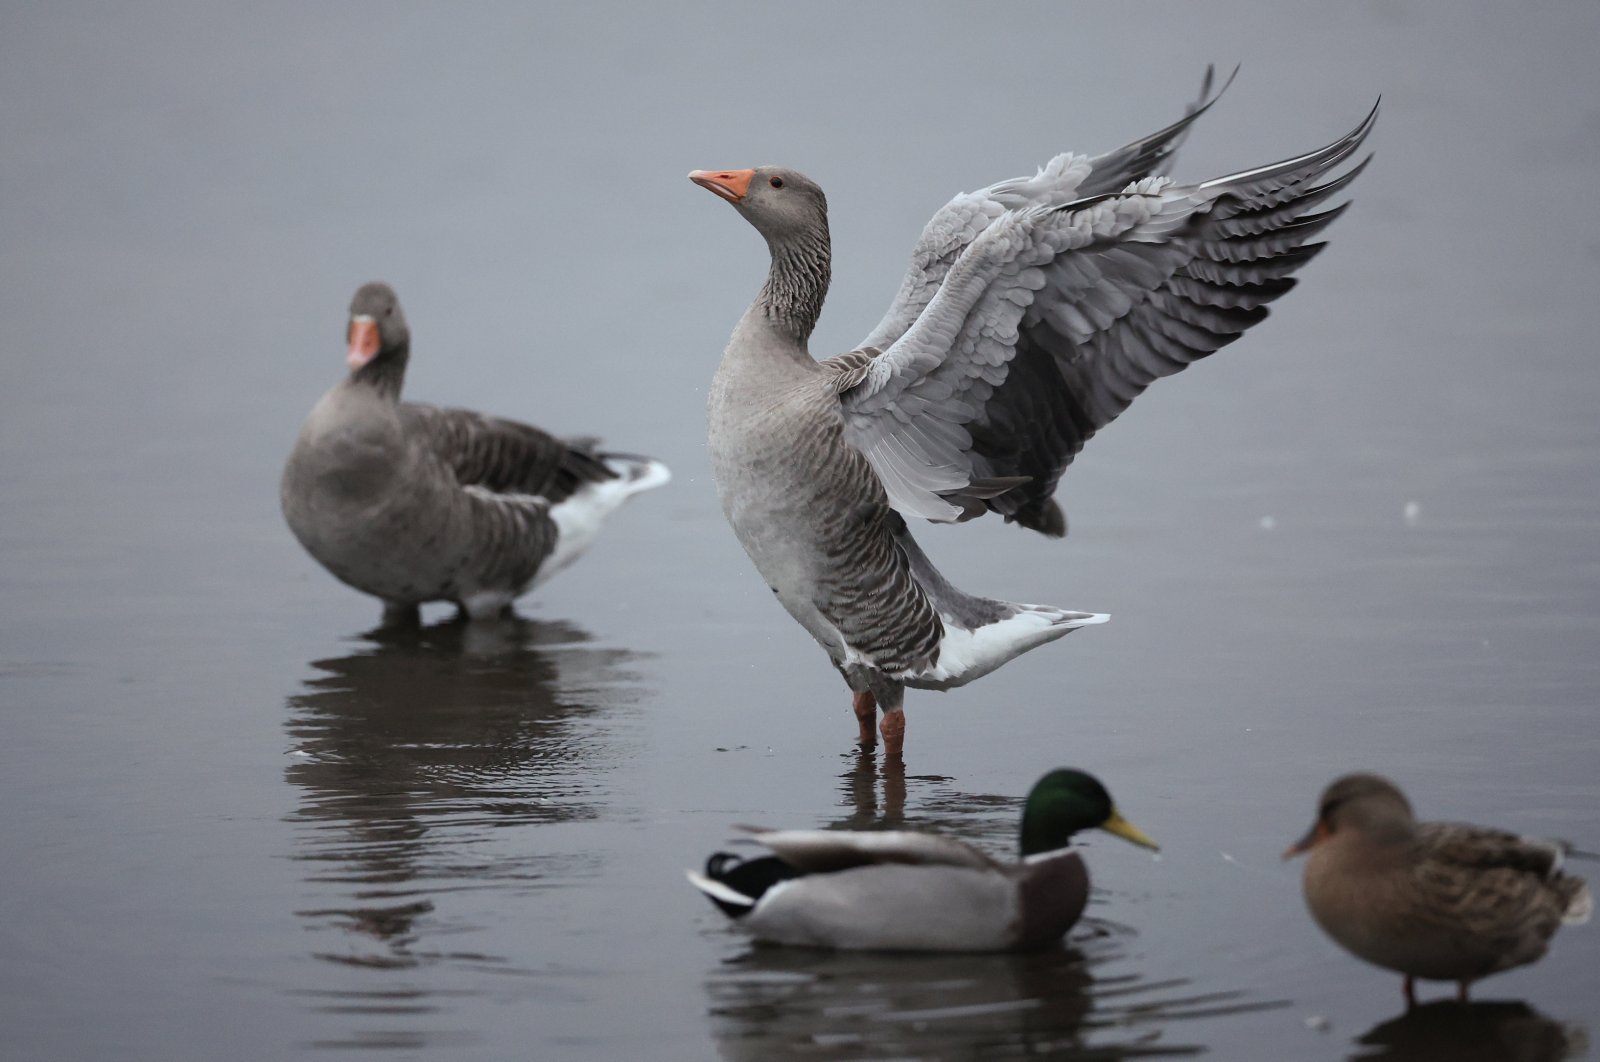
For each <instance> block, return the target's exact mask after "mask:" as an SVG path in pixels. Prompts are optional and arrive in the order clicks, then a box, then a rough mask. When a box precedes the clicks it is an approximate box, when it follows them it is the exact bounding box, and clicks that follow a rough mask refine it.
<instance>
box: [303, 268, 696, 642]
mask: <svg viewBox="0 0 1600 1062" xmlns="http://www.w3.org/2000/svg"><path fill="white" fill-rule="evenodd" d="M346 338H347V340H348V342H349V352H348V355H347V357H346V361H347V364H348V365H349V369H350V371H349V374H348V375H347V376H346V377H345V378H344V379H343V380H341V381H340V382H339V383H337V384H335V385H334V387H333V388H332V389H331V390H330V391H328V393H327V394H325V395H323V396H322V400H321V401H319V402H318V403H317V404H316V406H315V408H313V409H312V410H311V414H310V415H309V416H308V417H307V418H306V421H305V424H304V426H303V427H302V428H301V429H300V435H299V437H298V438H297V439H296V440H295V444H294V449H293V450H292V451H290V453H289V460H288V462H287V464H286V465H285V466H284V470H283V479H282V482H281V484H280V490H279V496H280V500H281V502H282V505H283V515H284V517H285V519H287V520H288V523H289V529H290V530H291V531H293V532H294V536H295V538H297V539H299V540H300V544H301V545H302V546H304V547H305V549H306V552H308V553H310V554H311V556H312V557H313V558H315V559H316V560H317V561H318V562H319V563H320V564H321V565H322V566H323V567H324V568H327V569H328V571H330V572H332V573H333V574H334V575H335V576H336V577H338V578H339V579H341V580H342V581H344V582H346V583H348V584H349V585H351V586H353V587H355V588H356V589H357V590H361V591H364V592H366V593H368V594H371V595H373V596H374V597H376V598H379V599H380V600H381V601H382V602H383V603H384V620H385V622H386V623H396V622H404V621H407V620H413V619H414V618H415V617H416V615H417V606H418V605H420V604H422V603H424V602H429V601H449V602H453V603H455V604H456V605H457V606H459V607H460V609H461V612H462V613H463V614H465V615H466V616H467V617H469V618H472V619H485V618H491V617H497V616H500V615H502V614H503V613H504V612H506V611H507V610H508V609H509V608H510V606H511V603H512V601H514V600H515V599H516V598H517V597H518V596H520V595H521V594H523V593H526V592H527V591H528V590H529V589H531V588H532V587H534V586H537V585H538V584H540V583H542V582H544V581H545V580H547V579H549V578H550V577H551V576H552V575H554V574H556V573H557V572H559V571H560V570H561V569H563V568H565V567H566V566H567V565H569V564H571V563H572V562H573V561H574V560H576V559H577V558H578V557H579V556H580V555H582V554H583V552H584V551H585V550H587V549H588V548H589V546H590V545H591V544H592V543H593V542H594V539H595V536H596V534H597V533H598V532H599V530H600V526H601V524H602V523H603V522H604V521H605V519H606V517H607V516H608V515H610V514H611V512H612V511H613V510H615V509H616V508H617V507H618V506H619V505H621V504H622V503H623V502H624V501H626V500H627V499H628V498H629V497H630V496H632V495H634V494H637V493H639V492H640V491H643V490H649V489H650V488H652V487H658V486H660V485H662V484H663V483H666V482H667V480H668V479H669V478H670V477H669V473H668V471H667V468H666V466H665V465H663V464H661V463H660V462H658V461H654V460H651V459H650V458H647V457H637V456H633V455H629V454H615V453H601V452H598V451H596V450H595V449H594V447H593V445H592V444H591V443H589V442H583V441H579V442H571V441H564V440H562V439H558V438H555V437H553V436H551V435H548V434H546V433H545V432H542V431H540V430H539V429H538V428H534V427H530V426H529V425H526V424H520V423H518V422H516V421H512V420H504V419H501V418H499V417H491V416H485V415H483V414H481V413H474V412H472V411H471V410H465V409H441V408H439V407H437V406H430V405H423V404H421V403H417V402H402V401H401V400H400V389H401V385H402V384H403V383H404V381H405V371H406V362H407V360H408V359H409V357H410V354H411V333H410V330H409V328H408V327H407V325H406V319H405V315H404V313H402V312H401V309H400V301H399V299H397V298H396V297H395V293H394V292H393V290H391V289H390V288H389V286H388V285H386V284H379V283H372V284H367V285H365V286H363V287H362V288H361V289H360V290H359V291H357V292H356V294H355V298H354V299H353V300H352V301H351V303H350V319H349V325H348V328H347V331H346Z"/></svg>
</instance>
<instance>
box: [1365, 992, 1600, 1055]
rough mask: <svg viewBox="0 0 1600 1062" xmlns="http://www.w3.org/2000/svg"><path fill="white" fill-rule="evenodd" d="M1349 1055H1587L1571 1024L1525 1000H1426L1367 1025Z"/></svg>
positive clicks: (1579, 1031) (1584, 1039) (1585, 1040)
mask: <svg viewBox="0 0 1600 1062" xmlns="http://www.w3.org/2000/svg"><path fill="white" fill-rule="evenodd" d="M1356 1042H1357V1043H1358V1044H1363V1045H1366V1047H1367V1048H1368V1049H1367V1050H1362V1051H1359V1052H1357V1053H1356V1054H1354V1055H1352V1056H1350V1057H1351V1058H1352V1059H1360V1060H1361V1062H1374V1060H1377V1059H1383V1060H1384V1062H1558V1060H1560V1059H1567V1058H1581V1057H1583V1056H1584V1055H1586V1054H1587V1053H1588V1049H1589V1037H1588V1034H1587V1033H1586V1032H1585V1031H1584V1029H1583V1027H1582V1026H1580V1025H1578V1024H1576V1023H1573V1022H1560V1021H1556V1020H1554V1019H1552V1018H1547V1017H1545V1016H1544V1015H1543V1014H1540V1013H1539V1012H1538V1011H1536V1010H1534V1009H1533V1008H1532V1007H1530V1006H1528V1005H1527V1004H1526V1003H1457V1002H1455V1001H1454V1000H1449V1001H1441V1002H1437V1003H1428V1004H1425V1005H1423V1006H1420V1007H1413V1008H1412V1009H1411V1010H1409V1011H1407V1012H1406V1013H1404V1014H1402V1015H1400V1016H1399V1017H1397V1018H1391V1019H1389V1020H1388V1021H1385V1022H1382V1023H1380V1024H1378V1025H1375V1026H1373V1028H1372V1029H1371V1030H1369V1031H1368V1032H1367V1033H1366V1034H1365V1035H1363V1036H1361V1037H1360V1038H1359V1039H1358V1040H1357V1041H1356Z"/></svg>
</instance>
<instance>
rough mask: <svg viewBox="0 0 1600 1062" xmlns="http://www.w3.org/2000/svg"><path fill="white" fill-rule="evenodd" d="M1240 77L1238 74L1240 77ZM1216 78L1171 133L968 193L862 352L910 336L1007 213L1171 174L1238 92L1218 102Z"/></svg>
mask: <svg viewBox="0 0 1600 1062" xmlns="http://www.w3.org/2000/svg"><path fill="white" fill-rule="evenodd" d="M1238 72H1239V71H1238V68H1237V67H1235V68H1234V74H1237V73H1238ZM1213 73H1214V72H1213V69H1212V68H1211V67H1209V66H1208V67H1206V76H1205V80H1204V81H1203V82H1202V83H1201V85H1200V95H1199V97H1198V98H1196V99H1195V101H1194V102H1193V103H1191V104H1189V106H1188V107H1187V108H1185V110H1184V116H1183V117H1182V118H1180V119H1179V120H1178V121H1176V122H1174V123H1172V124H1171V125H1169V126H1167V127H1166V128H1165V129H1161V130H1159V131H1157V132H1154V133H1151V134H1150V135H1149V136H1146V137H1142V138H1140V139H1138V140H1135V141H1134V142H1133V143H1131V144H1127V145H1125V146H1123V147H1120V148H1118V149H1117V150H1115V151H1108V152H1106V153H1105V154H1104V155H1097V156H1095V157H1093V158H1090V157H1088V156H1087V155H1075V154H1072V153H1071V152H1066V153H1064V154H1060V155H1057V156H1056V157H1055V158H1053V159H1051V160H1050V161H1049V162H1047V163H1045V164H1044V165H1043V166H1041V167H1039V172H1038V173H1036V174H1034V175H1033V176H1032V177H1013V178H1010V179H1009V180H1004V181H1000V182H998V183H997V184H992V185H990V186H989V187H987V188H983V189H980V190H978V191H976V192H962V193H961V194H960V195H958V196H956V197H955V198H954V199H952V200H950V202H948V203H946V204H945V205H944V206H942V207H940V208H939V210H938V212H937V213H935V214H934V215H933V217H932V218H930V219H928V223H927V225H925V226H923V229H922V235H921V236H920V237H919V238H918V239H917V245H916V246H915V247H914V248H912V251H911V264H910V266H909V267H908V268H907V270H906V275H905V279H904V280H902V281H901V282H900V290H899V291H898V292H896V294H895V297H894V301H893V302H891V303H890V304H889V309H888V312H886V313H885V314H884V315H883V320H881V321H879V322H878V325H877V327H876V328H874V329H873V330H872V331H871V332H870V333H868V335H867V337H866V338H865V339H863V340H862V341H861V342H860V343H858V344H856V345H857V346H858V347H876V348H878V349H880V350H881V349H883V348H885V347H887V346H889V344H891V343H893V342H894V341H895V340H897V339H899V338H900V337H901V336H902V335H904V334H905V331H906V329H908V328H910V327H911V325H912V323H913V322H915V321H916V319H917V316H918V315H919V314H921V313H922V310H923V308H924V307H926V306H927V305H928V303H929V301H931V300H932V298H933V296H934V294H935V293H936V292H937V291H938V290H939V285H940V284H941V283H943V282H944V278H945V276H946V274H948V273H949V272H950V267H951V266H952V265H954V264H955V261H956V259H957V258H958V257H959V256H960V255H961V252H962V251H964V250H966V249H967V247H968V246H969V245H970V244H971V243H972V241H973V240H975V239H977V238H978V235H979V234H980V233H982V232H983V230H984V229H986V228H988V227H989V225H990V224H991V223H992V222H994V221H995V220H996V219H997V218H999V217H1000V216H1001V215H1002V214H1004V213H1005V212H1006V211H1008V210H1019V209H1025V208H1027V207H1040V206H1060V205H1062V204H1064V203H1070V202H1071V201H1073V200H1074V199H1081V198H1083V197H1084V196H1089V195H1098V194H1100V193H1102V192H1112V191H1117V190H1119V189H1122V188H1126V187H1127V186H1128V185H1129V184H1130V183H1131V182H1133V181H1136V180H1138V179H1139V178H1141V177H1148V176H1150V175H1151V174H1154V173H1162V172H1165V167H1166V165H1167V164H1168V163H1169V162H1171V161H1172V156H1173V154H1174V153H1176V152H1177V150H1178V147H1179V145H1181V144H1182V143H1183V140H1184V138H1185V137H1186V136H1187V135H1188V133H1189V126H1190V125H1191V124H1192V123H1193V122H1194V120H1195V119H1197V118H1199V117H1200V116H1201V115H1202V114H1204V113H1205V112H1206V111H1207V110H1209V109H1210V107H1211V105H1212V104H1213V103H1215V102H1217V100H1218V99H1220V98H1221V96H1222V94H1223V93H1224V92H1226V91H1227V90H1228V85H1231V84H1233V74H1230V75H1229V76H1228V81H1227V84H1224V85H1223V86H1222V88H1220V89H1218V90H1217V93H1216V95H1214V96H1213V95H1211V82H1212V78H1213Z"/></svg>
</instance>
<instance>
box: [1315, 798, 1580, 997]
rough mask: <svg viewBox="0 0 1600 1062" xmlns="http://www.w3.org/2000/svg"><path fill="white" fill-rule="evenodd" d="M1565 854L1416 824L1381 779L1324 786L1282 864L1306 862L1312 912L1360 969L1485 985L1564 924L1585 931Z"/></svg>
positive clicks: (1409, 980) (1408, 993)
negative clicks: (1313, 814)
mask: <svg viewBox="0 0 1600 1062" xmlns="http://www.w3.org/2000/svg"><path fill="white" fill-rule="evenodd" d="M1567 850H1568V846H1567V845H1566V844H1565V843H1563V842H1560V841H1547V840H1540V839H1538V838H1533V837H1519V836H1518V835H1516V834H1514V833H1506V832H1504V831H1502V830H1493V829H1487V828H1485V827H1482V826H1468V825H1464V824H1461V823H1454V822H1418V821H1417V820H1416V819H1415V818H1414V817H1413V816H1412V813H1411V805H1410V803H1408V802H1407V801H1406V798H1405V794H1403V793H1401V792H1400V790H1399V789H1398V788H1397V787H1396V786H1395V785H1394V783H1392V782H1390V781H1389V780H1388V779H1386V778H1381V777H1379V776H1378V775H1375V774H1349V775H1345V776H1344V777H1343V778H1340V779H1338V780H1337V781H1335V782H1334V783H1333V784H1332V785H1330V786H1328V788H1327V789H1326V790H1324V791H1323V793H1322V799H1321V801H1320V802H1319V803H1318V805H1317V821H1316V822H1315V823H1314V824H1312V827H1311V829H1310V831H1309V832H1308V833H1307V834H1306V835H1305V836H1304V837H1303V838H1301V839H1300V840H1299V841H1298V842H1297V843H1296V844H1294V845H1293V846H1291V847H1290V848H1289V850H1288V851H1287V852H1285V853H1284V858H1289V857H1291V856H1295V855H1299V854H1301V853H1307V858H1306V870H1305V895H1306V904H1307V906H1309V907H1310V908H1311V916H1312V917H1313V918H1315V919H1316V921H1317V924H1318V925H1319V926H1321V927H1322V929H1323V931H1324V932H1326V933H1327V934H1328V935H1329V936H1330V937H1332V938H1333V939H1334V940H1335V941H1337V942H1338V943H1339V944H1340V945H1341V946H1343V947H1344V948H1346V949H1347V950H1348V951H1350V952H1351V953H1352V954H1354V955H1355V956H1357V957H1358V958H1361V959H1365V960H1366V961H1368V962H1370V963H1374V964H1375V965H1378V966H1383V967H1386V968H1387V969H1390V970H1394V971H1396V972H1398V973H1401V974H1403V975H1404V976H1405V997H1406V1003H1407V1004H1408V1005H1415V1003H1416V994H1415V981H1416V980H1417V979H1418V978H1421V979H1422V980H1425V981H1455V982H1456V983H1457V985H1458V997H1459V998H1460V999H1461V1000H1463V1001H1465V1000H1466V998H1467V986H1468V985H1470V984H1471V983H1472V982H1473V981H1476V980H1477V979H1479V978H1480V977H1487V976H1488V975H1489V974H1492V973H1499V972H1500V971H1501V970H1509V969H1511V968H1512V967H1515V966H1522V965H1525V964H1527V963H1530V962H1533V961H1534V960H1536V959H1538V958H1539V957H1540V956H1542V955H1543V954H1544V953H1545V950H1546V949H1547V948H1548V947H1549V945H1550V938H1551V937H1552V936H1553V935H1554V934H1555V931H1556V930H1557V929H1558V928H1559V927H1560V926H1561V925H1562V924H1563V923H1573V924H1578V923H1583V922H1587V921H1588V920H1589V915H1590V913H1591V911H1592V909H1593V906H1594V904H1593V900H1592V899H1591V897H1590V895H1589V887H1588V885H1587V884H1586V883H1585V882H1584V880H1583V879H1582V878H1579V877H1574V876H1572V875H1570V874H1565V873H1562V870H1561V863H1562V857H1563V856H1564V854H1565V853H1566V852H1567Z"/></svg>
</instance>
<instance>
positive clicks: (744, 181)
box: [689, 170, 756, 203]
mask: <svg viewBox="0 0 1600 1062" xmlns="http://www.w3.org/2000/svg"><path fill="white" fill-rule="evenodd" d="M755 175H756V171H755V170H695V171H694V172H693V173H691V174H689V180H691V181H693V182H694V183H695V184H698V185H699V186H700V187H701V188H704V189H706V190H707V191H709V192H715V193H716V194H717V195H720V196H721V197H722V198H724V199H726V200H727V201H728V202H730V203H737V202H738V201H739V200H741V199H743V198H744V197H745V195H746V194H747V193H748V192H749V191H750V178H752V177H754V176H755Z"/></svg>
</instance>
